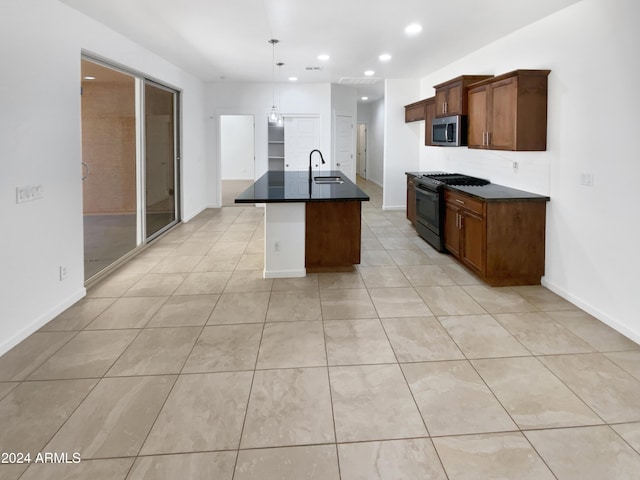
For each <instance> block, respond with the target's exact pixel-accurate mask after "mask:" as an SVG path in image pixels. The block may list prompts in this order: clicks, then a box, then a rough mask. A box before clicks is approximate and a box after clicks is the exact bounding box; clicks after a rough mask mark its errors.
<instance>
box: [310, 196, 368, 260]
mask: <svg viewBox="0 0 640 480" xmlns="http://www.w3.org/2000/svg"><path fill="white" fill-rule="evenodd" d="M360 213H361V202H359V201H352V202H338V201H336V202H308V203H307V204H306V212H305V214H306V231H305V267H306V269H307V272H323V271H324V272H326V271H351V270H353V266H354V265H357V264H359V263H360V241H361V225H360Z"/></svg>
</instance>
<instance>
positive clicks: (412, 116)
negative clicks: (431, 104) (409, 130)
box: [404, 100, 427, 123]
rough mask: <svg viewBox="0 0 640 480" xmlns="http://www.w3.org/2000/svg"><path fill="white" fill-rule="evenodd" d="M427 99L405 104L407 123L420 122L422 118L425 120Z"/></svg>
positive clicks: (405, 119)
mask: <svg viewBox="0 0 640 480" xmlns="http://www.w3.org/2000/svg"><path fill="white" fill-rule="evenodd" d="M426 102H427V101H426V100H420V101H419V102H415V103H412V104H410V105H405V106H404V121H405V123H409V122H419V121H420V120H424V118H425V115H426V111H425V108H426Z"/></svg>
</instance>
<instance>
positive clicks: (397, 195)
mask: <svg viewBox="0 0 640 480" xmlns="http://www.w3.org/2000/svg"><path fill="white" fill-rule="evenodd" d="M419 94H420V93H419V83H418V81H417V80H414V79H401V80H399V79H390V80H386V81H385V87H384V98H385V108H384V111H385V113H384V118H385V127H384V182H383V193H382V196H383V199H382V208H383V209H385V210H404V209H405V208H406V206H407V177H406V175H405V172H408V171H415V170H416V169H417V167H418V162H419V145H420V144H419V140H420V129H419V126H418V125H417V124H416V123H405V122H404V106H405V105H407V104H409V103H413V102H415V101H416V100H415V99H416V97H418V96H419ZM418 123H420V124H421V125H423V126H424V122H418Z"/></svg>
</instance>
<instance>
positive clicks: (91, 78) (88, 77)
mask: <svg viewBox="0 0 640 480" xmlns="http://www.w3.org/2000/svg"><path fill="white" fill-rule="evenodd" d="M82 78H84V79H85V80H95V79H96V77H91V76H89V75H87V76H86V77H82Z"/></svg>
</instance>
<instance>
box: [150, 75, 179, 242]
mask: <svg viewBox="0 0 640 480" xmlns="http://www.w3.org/2000/svg"><path fill="white" fill-rule="evenodd" d="M177 97H178V95H177V92H175V91H174V90H171V89H169V88H167V87H164V86H162V85H158V84H156V83H154V82H151V81H149V80H146V81H145V83H144V118H145V122H144V123H145V126H144V128H145V129H144V132H145V135H144V145H145V162H144V171H145V175H144V177H145V201H144V209H145V227H146V228H145V231H146V238H147V240H150V239H152V238H154V237H156V236H158V235H159V234H161V233H162V232H164V231H165V230H167V229H168V228H169V227H171V226H172V225H174V224H175V223H177V221H178V216H177V207H178V202H177V197H176V189H177V173H178V161H179V157H178V135H177V129H176V119H177V117H176V110H177Z"/></svg>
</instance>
